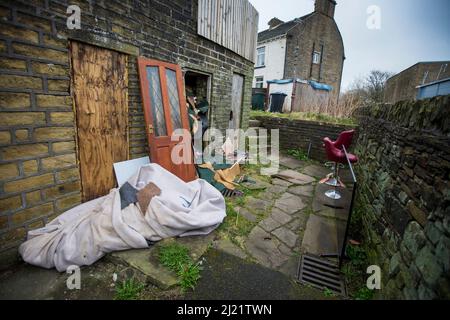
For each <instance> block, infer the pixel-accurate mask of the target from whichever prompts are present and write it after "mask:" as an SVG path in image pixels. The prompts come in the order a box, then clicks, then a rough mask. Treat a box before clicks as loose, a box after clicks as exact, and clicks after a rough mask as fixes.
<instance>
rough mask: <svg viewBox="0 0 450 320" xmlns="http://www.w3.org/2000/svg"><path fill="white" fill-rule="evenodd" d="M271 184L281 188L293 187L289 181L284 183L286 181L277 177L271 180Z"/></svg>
mask: <svg viewBox="0 0 450 320" xmlns="http://www.w3.org/2000/svg"><path fill="white" fill-rule="evenodd" d="M272 184H273V185H275V186H283V187H289V186H292V185H293V183H292V182H289V181H286V180H283V179H280V178H277V177H275V178H273V179H272Z"/></svg>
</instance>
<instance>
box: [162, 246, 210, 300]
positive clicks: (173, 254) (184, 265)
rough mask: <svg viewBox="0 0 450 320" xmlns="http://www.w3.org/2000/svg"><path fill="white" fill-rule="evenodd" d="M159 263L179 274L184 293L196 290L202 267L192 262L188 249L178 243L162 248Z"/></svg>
mask: <svg viewBox="0 0 450 320" xmlns="http://www.w3.org/2000/svg"><path fill="white" fill-rule="evenodd" d="M159 261H160V263H161V264H162V265H163V266H165V267H167V268H169V269H170V270H172V271H173V272H175V273H176V274H177V276H178V278H179V279H180V282H179V283H180V286H181V289H182V291H183V292H186V291H187V290H189V289H192V290H193V289H195V286H196V284H197V281H198V280H199V279H200V270H201V267H200V265H199V263H194V262H193V261H192V259H191V257H190V256H189V250H188V248H186V247H184V246H182V245H180V244H177V243H174V244H170V245H165V246H161V248H160V249H159Z"/></svg>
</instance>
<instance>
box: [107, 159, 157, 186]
mask: <svg viewBox="0 0 450 320" xmlns="http://www.w3.org/2000/svg"><path fill="white" fill-rule="evenodd" d="M149 163H150V158H149V157H142V158H138V159H133V160H127V161H122V162H116V163H114V173H115V174H116V180H117V184H118V185H119V187H121V186H122V185H123V184H124V183H125V182H127V181H128V179H130V177H131V176H132V175H133V174H135V173H136V172H137V171H138V170H139V168H140V167H142V166H144V165H146V164H149Z"/></svg>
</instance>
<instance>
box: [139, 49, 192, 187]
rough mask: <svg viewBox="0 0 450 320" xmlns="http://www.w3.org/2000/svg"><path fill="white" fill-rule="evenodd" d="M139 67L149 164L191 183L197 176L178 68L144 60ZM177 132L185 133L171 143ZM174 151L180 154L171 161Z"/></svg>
mask: <svg viewBox="0 0 450 320" xmlns="http://www.w3.org/2000/svg"><path fill="white" fill-rule="evenodd" d="M138 63H139V79H140V85H141V94H142V100H143V107H144V115H145V122H146V127H147V138H148V143H149V149H150V158H151V161H152V162H155V163H158V164H159V165H161V166H162V167H163V168H165V169H167V170H168V171H170V172H172V173H173V174H175V175H176V176H178V177H179V178H181V179H182V180H184V181H186V182H189V181H192V180H194V179H195V175H196V174H195V167H194V161H193V154H192V144H191V136H190V132H189V120H188V115H187V108H186V97H185V96H184V88H183V80H182V73H181V68H180V66H179V65H176V64H171V63H166V62H162V61H158V60H152V59H146V58H143V57H140V58H139V59H138ZM177 129H185V133H184V134H183V135H182V136H180V137H179V138H178V139H175V140H173V139H172V134H173V132H174V131H175V130H177ZM175 147H177V151H180V152H174V155H178V156H179V157H178V159H177V160H176V161H175V159H173V158H172V151H173V150H174V148H175ZM182 159H184V160H182ZM178 160H182V161H178Z"/></svg>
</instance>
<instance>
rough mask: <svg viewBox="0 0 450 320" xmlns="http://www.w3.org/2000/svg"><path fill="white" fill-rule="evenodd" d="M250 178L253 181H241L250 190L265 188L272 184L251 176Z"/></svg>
mask: <svg viewBox="0 0 450 320" xmlns="http://www.w3.org/2000/svg"><path fill="white" fill-rule="evenodd" d="M250 179H251V180H252V182H250V181H247V182H243V183H241V185H242V186H244V187H246V188H247V189H249V190H264V189H267V188H269V187H270V186H271V184H270V183H267V182H265V181H262V180H259V179H256V178H253V177H250Z"/></svg>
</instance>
